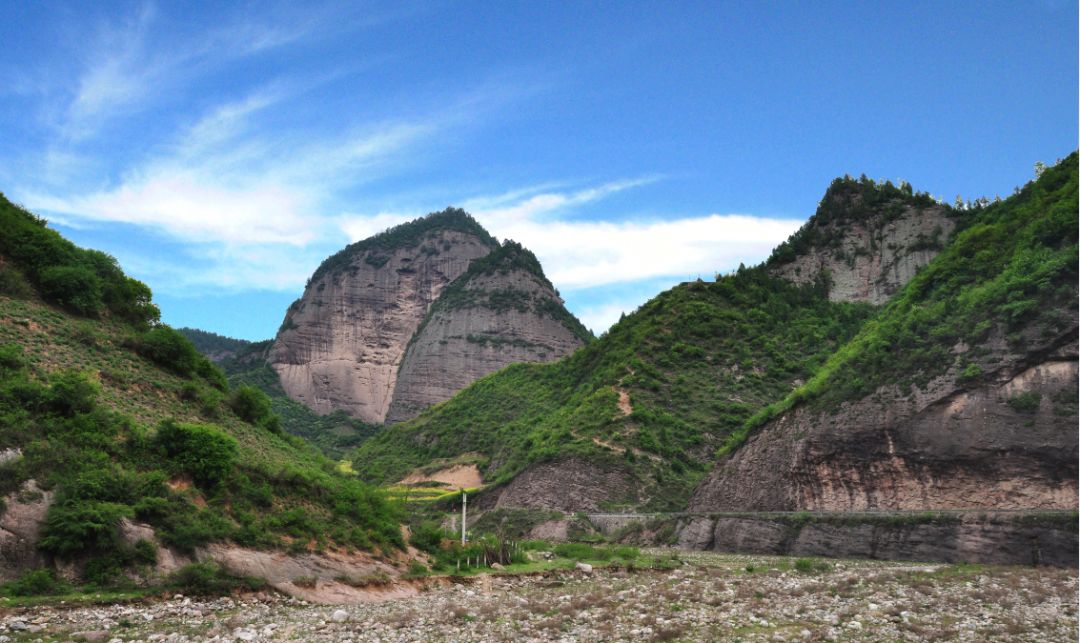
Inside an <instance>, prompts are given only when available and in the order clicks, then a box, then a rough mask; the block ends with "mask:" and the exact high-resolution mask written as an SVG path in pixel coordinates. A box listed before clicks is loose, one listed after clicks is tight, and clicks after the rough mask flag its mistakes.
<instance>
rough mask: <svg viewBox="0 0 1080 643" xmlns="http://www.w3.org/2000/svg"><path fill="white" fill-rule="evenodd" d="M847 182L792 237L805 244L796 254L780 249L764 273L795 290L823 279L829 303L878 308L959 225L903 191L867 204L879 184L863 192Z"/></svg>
mask: <svg viewBox="0 0 1080 643" xmlns="http://www.w3.org/2000/svg"><path fill="white" fill-rule="evenodd" d="M852 183H853V184H849V183H843V182H841V183H839V184H834V185H833V187H831V188H830V189H829V191H828V192H827V193H826V194H825V198H824V199H823V201H822V207H821V209H819V213H818V214H817V215H815V216H814V217H813V218H811V219H810V221H808V222H807V224H806V225H805V226H804V228H803V230H800V231H799V233H797V235H796V237H801V238H802V239H804V240H805V241H804V242H803V243H802V244H800V245H801V247H800V248H799V250H798V251H797V252H796V251H791V252H790V253H789V254H787V255H784V254H782V253H779V251H778V254H774V258H773V259H772V260H770V262H769V270H770V272H771V273H772V274H774V275H776V276H778V277H782V278H784V279H787V280H789V281H792V282H794V283H798V284H803V283H813V282H814V281H815V280H817V279H819V278H820V277H821V275H823V274H825V275H827V278H828V281H829V299H831V300H833V301H865V302H870V303H872V304H883V303H885V302H886V301H887V300H888V299H889V298H890V297H891V296H892V295H893V294H894V293H896V292H897V291H898V290H899V289H900V288H901V287H903V285H904V284H906V283H907V282H908V281H910V280H911V278H912V277H914V276H915V273H916V272H918V270H919V269H920V268H922V267H923V266H926V265H927V264H929V263H930V261H932V260H933V258H934V257H936V256H937V255H938V254H939V253H940V252H941V250H942V248H943V247H944V246H945V244H946V242H947V241H948V239H949V235H950V234H951V233H952V231H953V229H954V228H955V227H956V223H955V222H954V220H953V217H952V211H951V210H949V209H948V208H946V207H945V206H941V205H937V204H933V203H927V202H925V201H919V200H917V199H914V198H909V197H907V195H905V194H903V193H898V194H896V195H895V196H893V197H891V198H888V197H886V198H884V199H883V200H882V202H879V203H874V204H872V205H871V204H869V203H867V202H866V201H868V200H869V196H870V195H873V196H878V197H879V198H881V197H880V196H879V190H880V189H881V188H880V186H873V188H872V189H871V188H866V189H862V190H860V189H858V188H857V187H855V186H858V185H859V184H857V183H854V182H852ZM791 244H792V242H789V243H788V244H786V246H787V247H791ZM784 248H785V246H781V249H780V250H782V249H784Z"/></svg>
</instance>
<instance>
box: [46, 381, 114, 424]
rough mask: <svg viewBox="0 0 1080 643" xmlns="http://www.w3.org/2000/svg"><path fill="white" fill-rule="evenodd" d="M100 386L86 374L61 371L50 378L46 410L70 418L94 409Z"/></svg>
mask: <svg viewBox="0 0 1080 643" xmlns="http://www.w3.org/2000/svg"><path fill="white" fill-rule="evenodd" d="M100 392H101V385H100V384H99V383H98V382H96V381H95V380H93V379H92V378H91V376H90V375H89V374H87V373H76V372H72V371H63V372H61V373H58V374H57V375H55V376H54V377H53V378H52V382H51V383H50V386H49V393H48V403H47V404H48V408H49V409H50V410H51V411H53V412H55V413H59V414H60V415H63V416H66V417H72V416H74V415H76V414H78V413H89V412H90V411H92V410H93V409H94V406H95V403H96V402H97V397H98V394H99V393H100Z"/></svg>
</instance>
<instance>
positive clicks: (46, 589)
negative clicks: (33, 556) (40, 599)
mask: <svg viewBox="0 0 1080 643" xmlns="http://www.w3.org/2000/svg"><path fill="white" fill-rule="evenodd" d="M0 591H2V592H3V593H4V594H5V595H7V596H47V595H56V594H63V593H65V592H69V591H71V585H70V584H69V583H68V582H66V581H64V580H57V578H56V576H54V575H53V573H52V571H51V570H48V569H31V570H30V571H28V572H25V573H23V575H22V576H20V577H19V578H17V579H16V580H13V581H10V582H8V583H4V584H3V585H2V586H0Z"/></svg>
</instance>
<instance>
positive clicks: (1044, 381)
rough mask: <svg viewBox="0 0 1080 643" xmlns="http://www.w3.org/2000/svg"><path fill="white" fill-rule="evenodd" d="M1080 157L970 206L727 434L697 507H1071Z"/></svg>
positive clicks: (700, 491)
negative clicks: (783, 392)
mask: <svg viewBox="0 0 1080 643" xmlns="http://www.w3.org/2000/svg"><path fill="white" fill-rule="evenodd" d="M1077 225H1078V222H1077V155H1076V154H1075V153H1074V154H1072V155H1071V156H1070V157H1069V158H1067V159H1066V160H1064V161H1063V162H1061V163H1059V164H1058V165H1057V166H1055V167H1053V168H1051V169H1049V170H1046V171H1045V172H1044V173H1043V175H1042V176H1041V177H1040V178H1039V179H1038V180H1037V181H1034V182H1032V183H1029V184H1028V185H1027V186H1025V187H1024V188H1023V189H1021V190H1019V191H1018V192H1017V194H1016V195H1014V196H1012V197H1010V198H1009V199H1007V200H1005V201H1004V202H1001V203H996V204H993V205H989V206H988V207H983V208H979V209H977V210H975V211H973V212H970V213H968V214H967V216H966V217H965V218H964V222H963V226H962V229H961V230H960V231H959V232H958V233H956V235H955V236H954V239H953V241H952V242H951V243H950V244H949V245H948V246H947V247H946V249H945V250H944V252H943V253H942V254H941V255H940V256H938V257H937V258H936V259H935V260H933V261H932V262H931V263H929V264H928V265H927V266H926V267H925V268H924V269H923V270H922V271H920V272H919V273H918V274H917V275H916V276H915V277H914V278H913V279H912V280H911V282H910V283H909V284H908V285H907V286H906V287H905V288H903V289H902V290H901V291H900V292H899V293H898V294H897V296H896V297H895V298H894V299H892V300H891V301H890V302H889V303H888V304H887V305H886V306H885V307H884V309H883V310H882V312H881V313H880V314H879V315H878V316H877V317H876V318H875V319H874V320H873V321H871V322H870V323H869V324H867V326H866V327H865V328H864V329H863V330H862V331H861V332H860V333H859V334H858V336H856V337H855V338H854V339H853V340H852V341H851V342H850V343H849V344H847V345H846V346H844V347H843V348H842V349H841V350H840V351H838V352H837V353H836V355H834V356H833V357H831V358H830V359H829V361H828V362H827V363H826V364H825V366H824V367H823V368H822V369H821V370H820V371H819V372H818V373H817V374H816V375H815V376H814V377H813V379H811V380H810V381H808V382H807V383H806V384H805V385H804V386H802V387H800V388H799V389H797V390H796V391H794V392H793V393H792V394H790V395H788V396H787V397H786V398H784V399H783V400H781V401H779V402H777V403H775V404H773V405H770V407H768V408H767V409H765V410H764V411H762V412H761V413H759V414H758V415H756V416H755V417H754V418H752V419H751V420H750V421H749V422H747V424H746V425H745V426H744V427H743V429H742V430H741V431H739V432H738V433H736V434H734V435H733V436H732V439H731V440H730V442H729V444H728V445H726V447H725V449H724V452H726V453H728V454H729V455H727V456H725V457H723V458H722V459H721V461H720V463H719V464H718V466H717V468H716V470H715V471H714V472H713V473H712V474H710V476H709V478H708V479H707V480H706V481H705V482H704V483H703V484H702V486H701V487H700V488H699V489H698V490H697V492H696V494H695V497H694V501H693V503H692V508H693V509H695V510H701V511H712V510H725V509H738V510H748V509H824V510H847V509H863V508H875V509H914V508H918V509H925V508H972V507H979V508H997V509H1001V508H1033V507H1045V508H1074V507H1075V506H1076V503H1077V430H1076V427H1077V332H1078V330H1077Z"/></svg>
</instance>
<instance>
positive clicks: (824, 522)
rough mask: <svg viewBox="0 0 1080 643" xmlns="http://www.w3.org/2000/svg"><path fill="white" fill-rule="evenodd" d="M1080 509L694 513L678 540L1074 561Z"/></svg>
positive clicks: (700, 545)
mask: <svg viewBox="0 0 1080 643" xmlns="http://www.w3.org/2000/svg"><path fill="white" fill-rule="evenodd" d="M1075 520H1076V518H1075V514H1072V515H1068V514H1061V515H1037V514H1032V515H1020V516H1012V515H1007V514H979V513H974V514H965V515H919V514H914V515H908V516H898V515H889V516H881V517H877V516H873V515H843V516H837V515H833V516H811V515H809V514H807V515H803V516H783V517H781V516H776V517H769V516H768V515H765V516H749V515H747V516H712V517H710V516H696V517H693V518H690V519H687V520H685V521H684V522H683V523H682V524H681V525H680V526H679V529H678V534H679V536H678V537H679V541H678V543H679V546H680V547H684V548H687V549H707V550H714V551H722V552H733V553H740V554H768V555H774V556H824V557H831V558H876V559H883V560H915V561H925V562H947V563H957V562H964V563H981V564H995V565H1053V566H1057V567H1066V568H1069V567H1076V564H1077V542H1078V541H1077V531H1076V523H1075Z"/></svg>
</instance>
